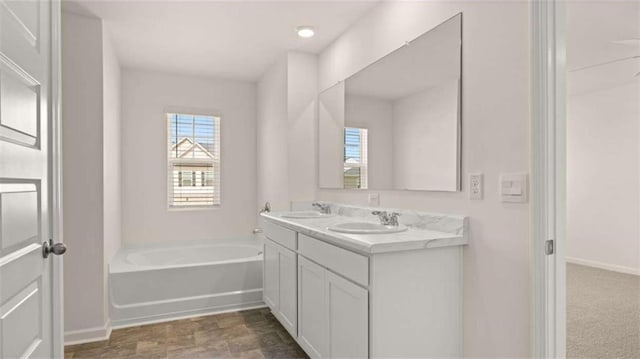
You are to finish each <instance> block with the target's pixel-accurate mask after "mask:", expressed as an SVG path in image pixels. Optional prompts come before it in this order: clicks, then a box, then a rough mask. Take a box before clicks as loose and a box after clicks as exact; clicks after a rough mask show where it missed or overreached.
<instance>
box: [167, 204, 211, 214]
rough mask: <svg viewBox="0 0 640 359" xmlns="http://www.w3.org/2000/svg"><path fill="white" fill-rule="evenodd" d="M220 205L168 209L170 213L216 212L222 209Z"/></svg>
mask: <svg viewBox="0 0 640 359" xmlns="http://www.w3.org/2000/svg"><path fill="white" fill-rule="evenodd" d="M220 207H221V206H220V205H219V204H216V205H213V206H184V207H182V206H169V207H167V211H169V212H193V211H215V210H218V209H220Z"/></svg>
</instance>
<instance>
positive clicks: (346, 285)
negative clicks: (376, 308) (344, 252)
mask: <svg viewBox="0 0 640 359" xmlns="http://www.w3.org/2000/svg"><path fill="white" fill-rule="evenodd" d="M325 283H326V298H327V299H326V300H327V311H328V318H329V353H328V357H330V358H367V357H368V355H369V292H368V291H367V290H366V289H364V288H362V287H359V286H357V285H356V284H354V283H352V282H350V281H348V280H346V279H344V278H341V277H339V276H337V275H335V274H333V273H331V272H329V271H327V272H326V282H325Z"/></svg>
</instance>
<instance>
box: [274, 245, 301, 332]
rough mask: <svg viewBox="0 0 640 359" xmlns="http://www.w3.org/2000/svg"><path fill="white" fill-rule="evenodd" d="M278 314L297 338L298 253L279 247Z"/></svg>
mask: <svg viewBox="0 0 640 359" xmlns="http://www.w3.org/2000/svg"><path fill="white" fill-rule="evenodd" d="M278 249H279V251H278V256H279V273H278V284H279V288H278V290H279V293H278V299H279V302H278V314H279V316H280V322H281V323H282V325H283V326H284V327H285V328H286V329H287V330H288V331H289V333H290V334H291V335H292V336H293V337H294V338H295V337H296V336H297V335H298V293H297V285H298V281H297V279H298V275H297V272H298V270H297V267H296V254H295V252H293V251H290V250H288V249H286V248H282V247H280V248H278Z"/></svg>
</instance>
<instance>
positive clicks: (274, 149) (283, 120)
mask: <svg viewBox="0 0 640 359" xmlns="http://www.w3.org/2000/svg"><path fill="white" fill-rule="evenodd" d="M257 108H258V124H257V153H258V155H257V156H258V158H257V160H258V176H257V177H258V205H259V206H260V207H261V206H262V205H264V203H265V202H267V201H269V202H271V205H272V207H273V209H274V210H276V209H280V210H281V209H287V208H289V190H288V188H289V165H288V156H289V155H288V142H287V137H288V136H287V132H288V129H287V127H288V119H287V117H288V116H287V113H288V111H287V59H286V57H283V58H281V59H279V60H278V62H276V63H275V64H274V65H272V66H271V67H270V68H269V70H267V72H266V73H265V74H264V75H262V78H261V79H260V82H259V83H258V104H257Z"/></svg>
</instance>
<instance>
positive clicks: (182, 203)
mask: <svg viewBox="0 0 640 359" xmlns="http://www.w3.org/2000/svg"><path fill="white" fill-rule="evenodd" d="M167 126H168V128H167V134H168V136H167V137H168V141H167V145H168V151H167V153H168V158H167V161H168V162H167V172H168V181H167V183H168V201H169V207H210V206H217V205H220V117H216V116H202V115H189V114H179V113H168V114H167Z"/></svg>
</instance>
